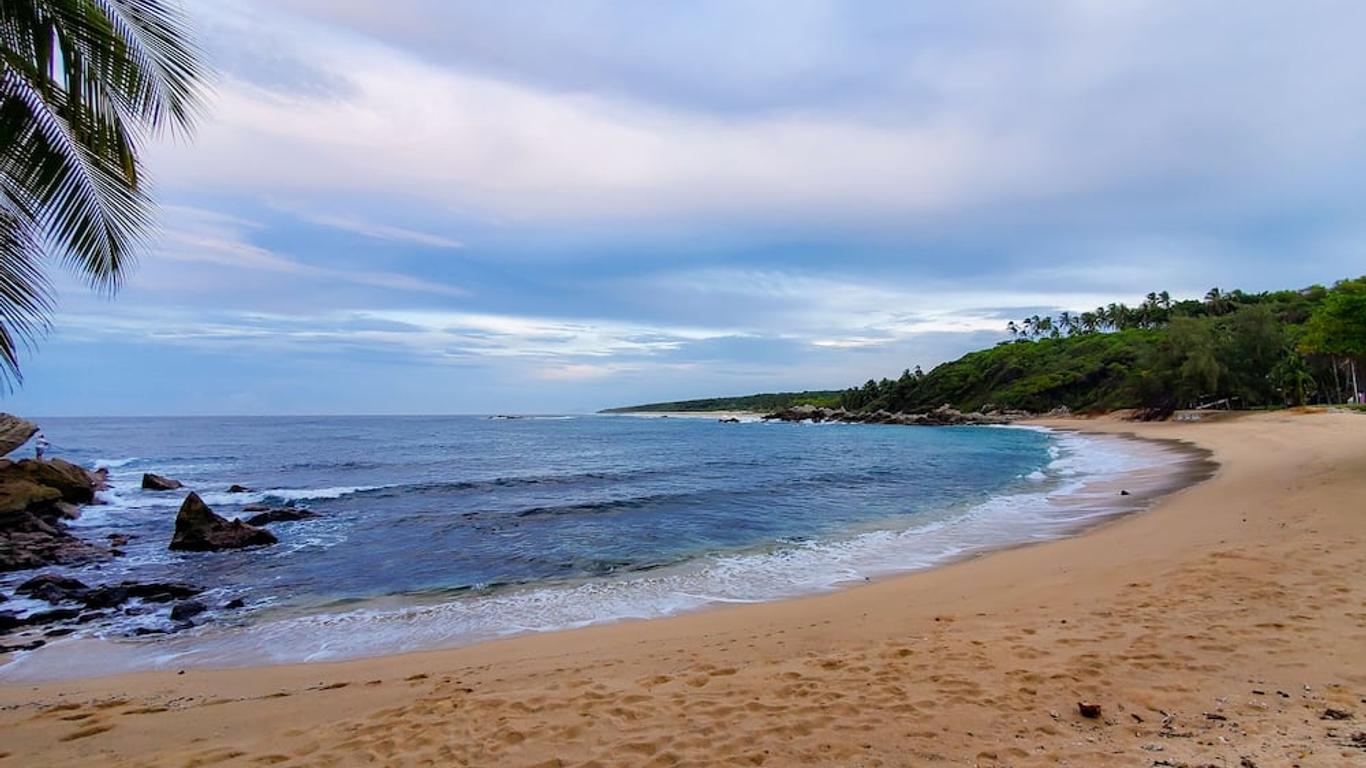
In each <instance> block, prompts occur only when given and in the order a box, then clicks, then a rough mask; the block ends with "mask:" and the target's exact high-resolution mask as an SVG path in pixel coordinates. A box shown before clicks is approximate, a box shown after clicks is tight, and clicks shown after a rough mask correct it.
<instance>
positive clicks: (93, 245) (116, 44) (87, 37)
mask: <svg viewBox="0 0 1366 768" xmlns="http://www.w3.org/2000/svg"><path fill="white" fill-rule="evenodd" d="M0 54H3V55H2V56H0V384H2V385H9V384H11V383H12V382H14V381H18V380H19V377H20V374H19V355H18V352H19V347H20V346H30V345H31V344H32V343H33V340H34V339H35V338H37V337H38V336H40V335H42V333H43V332H44V331H45V330H46V329H47V324H48V315H49V313H50V312H51V309H52V293H51V288H50V285H49V283H48V279H47V271H46V266H47V265H46V259H47V256H48V255H49V254H51V255H52V256H54V257H56V258H58V259H59V260H61V261H62V262H63V263H64V264H65V265H67V266H68V267H70V268H72V269H73V270H74V271H75V272H76V273H78V274H79V275H80V276H82V277H83V278H85V279H86V280H87V281H88V282H89V283H90V284H91V285H92V286H93V287H96V288H99V289H104V290H108V291H112V290H113V289H115V288H117V287H118V285H119V283H120V282H121V280H122V278H123V277H124V275H125V273H126V272H127V271H128V268H129V266H130V264H131V262H132V259H133V257H134V256H135V254H136V252H137V249H138V248H139V247H140V246H141V245H142V243H143V241H144V239H145V238H146V237H147V235H148V232H149V229H150V226H151V220H152V204H151V201H150V200H149V199H148V197H147V194H146V191H145V185H144V183H143V180H142V161H141V153H140V152H139V144H140V143H142V141H143V140H144V139H147V138H149V137H150V136H153V135H155V134H157V133H158V132H160V131H162V130H163V129H171V130H178V131H186V130H188V128H189V127H190V125H191V123H192V122H193V117H194V115H195V113H196V112H197V110H198V106H199V103H200V86H199V83H200V81H201V80H202V78H203V66H202V65H201V63H200V56H199V53H198V51H197V49H196V48H195V47H194V46H193V45H192V44H191V43H190V42H189V37H188V34H187V32H186V25H185V19H184V18H183V16H182V15H181V13H180V11H179V10H178V6H177V4H175V3H172V2H168V1H167V0H5V2H4V3H0Z"/></svg>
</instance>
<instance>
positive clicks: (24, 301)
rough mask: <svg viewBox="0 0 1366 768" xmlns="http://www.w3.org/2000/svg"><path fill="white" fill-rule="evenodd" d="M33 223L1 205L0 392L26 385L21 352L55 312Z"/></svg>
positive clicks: (28, 345)
mask: <svg viewBox="0 0 1366 768" xmlns="http://www.w3.org/2000/svg"><path fill="white" fill-rule="evenodd" d="M30 221H31V218H30V217H28V216H26V215H24V213H23V212H22V211H17V210H14V207H13V205H12V204H9V203H8V201H6V202H4V203H0V389H4V390H6V391H8V390H12V389H13V388H14V385H16V384H20V383H22V382H23V374H22V373H21V372H20V368H19V352H20V350H21V349H24V348H29V349H31V348H32V346H33V343H34V342H35V341H36V340H37V339H38V337H40V336H42V335H43V334H45V333H46V332H47V329H48V315H49V314H50V313H51V311H52V292H51V288H50V287H49V285H48V281H47V276H46V275H45V274H44V273H43V269H42V265H41V264H40V263H39V262H37V261H35V259H34V255H35V254H38V253H41V250H40V249H39V245H38V241H37V238H36V237H35V235H34V232H33V231H32V228H31V226H30V224H29V222H30Z"/></svg>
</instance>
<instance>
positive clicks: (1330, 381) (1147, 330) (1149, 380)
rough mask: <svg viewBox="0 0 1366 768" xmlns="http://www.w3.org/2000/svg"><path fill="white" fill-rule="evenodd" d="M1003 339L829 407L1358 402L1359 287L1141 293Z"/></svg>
mask: <svg viewBox="0 0 1366 768" xmlns="http://www.w3.org/2000/svg"><path fill="white" fill-rule="evenodd" d="M1006 331H1007V332H1008V333H1009V334H1010V337H1011V338H1010V340H1008V341H1004V342H1002V343H1001V344H1000V345H998V346H997V347H995V348H993V349H988V350H982V351H979V352H974V353H970V354H968V355H965V356H964V357H963V358H960V359H959V360H956V361H953V362H951V363H945V364H943V365H940V366H938V367H936V368H935V369H934V370H932V371H930V372H929V373H925V372H923V371H922V370H921V369H920V368H918V367H917V368H915V369H907V370H905V371H903V372H902V374H901V376H899V377H898V378H896V379H888V378H884V379H881V380H872V379H870V380H869V381H867V382H866V383H864V384H863V386H861V387H853V388H850V389H847V390H844V391H843V392H842V393H841V394H840V398H839V402H840V405H841V406H843V407H844V408H846V409H849V410H878V409H886V410H889V411H894V412H895V411H905V412H915V411H918V410H928V409H930V408H934V407H937V406H938V405H940V404H942V403H951V404H953V405H955V406H957V407H960V408H966V409H979V408H988V409H990V408H1023V409H1027V410H1034V411H1042V410H1049V409H1051V408H1053V407H1056V406H1060V405H1065V406H1068V407H1069V408H1073V409H1081V410H1107V409H1114V408H1131V407H1132V408H1147V409H1154V410H1157V411H1170V410H1173V409H1177V408H1188V407H1202V406H1205V407H1208V406H1224V407H1254V408H1255V407H1270V406H1286V405H1304V404H1309V403H1343V402H1359V401H1360V399H1361V394H1360V392H1361V387H1360V380H1359V378H1358V376H1357V369H1358V367H1359V366H1360V364H1361V363H1362V362H1363V360H1366V277H1363V278H1358V279H1355V280H1344V281H1341V282H1339V283H1337V284H1335V285H1334V286H1332V287H1331V288H1326V287H1323V286H1311V287H1309V288H1306V289H1303V290H1295V291H1273V292H1263V293H1247V292H1244V291H1240V290H1233V291H1227V292H1225V291H1223V290H1220V289H1218V288H1213V289H1211V290H1210V291H1208V292H1207V293H1206V294H1205V295H1204V297H1203V298H1202V299H1188V300H1179V301H1178V300H1173V299H1172V297H1171V295H1170V294H1169V293H1168V292H1167V291H1161V292H1152V293H1149V294H1148V295H1147V296H1146V297H1145V298H1144V300H1143V301H1142V302H1141V303H1139V304H1138V305H1137V306H1128V305H1125V304H1122V303H1116V304H1109V305H1107V306H1103V307H1097V308H1096V309H1095V310H1092V311H1088V312H1076V313H1074V312H1070V311H1068V312H1061V313H1059V314H1057V315H1056V316H1052V315H1050V316H1039V315H1034V316H1031V317H1028V318H1024V319H1022V320H1020V321H1011V322H1010V323H1008V324H1007V326H1006Z"/></svg>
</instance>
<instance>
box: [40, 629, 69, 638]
mask: <svg viewBox="0 0 1366 768" xmlns="http://www.w3.org/2000/svg"><path fill="white" fill-rule="evenodd" d="M75 631H76V628H75V627H57V628H56V629H49V630H48V631H46V632H44V633H43V637H62V636H64V635H69V634H71V633H72V632H75Z"/></svg>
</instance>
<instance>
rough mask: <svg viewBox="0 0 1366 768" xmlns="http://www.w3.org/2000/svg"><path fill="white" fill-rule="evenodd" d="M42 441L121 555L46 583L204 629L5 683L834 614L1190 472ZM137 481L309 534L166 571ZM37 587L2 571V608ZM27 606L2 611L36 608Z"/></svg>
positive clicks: (224, 425)
mask: <svg viewBox="0 0 1366 768" xmlns="http://www.w3.org/2000/svg"><path fill="white" fill-rule="evenodd" d="M42 425H43V428H44V430H45V432H46V434H47V436H48V438H49V439H50V440H51V442H52V444H53V447H52V450H51V455H53V456H61V457H64V458H66V459H68V460H71V461H74V462H76V463H79V464H82V465H84V466H87V467H90V468H99V467H104V468H107V469H108V470H109V472H110V475H111V479H112V481H113V487H112V488H111V489H110V490H109V491H106V492H104V493H103V494H102V495H101V496H102V499H103V501H104V502H105V503H103V504H100V505H97V506H91V507H87V508H86V509H85V511H84V514H83V516H82V517H81V519H80V520H78V521H76V522H74V523H73V527H74V528H75V529H76V530H77V532H78V533H80V534H81V535H83V536H86V537H89V538H91V539H104V538H105V537H107V536H109V535H110V534H122V535H126V536H128V537H129V542H128V544H127V545H126V546H123V547H122V549H123V550H124V551H125V553H126V555H125V556H124V557H120V558H117V559H114V560H112V561H107V562H104V563H99V564H94V565H90V566H85V567H78V568H63V569H51V570H56V571H59V572H62V573H69V574H71V575H74V576H76V577H78V578H80V579H82V580H83V581H85V582H87V583H89V584H92V585H93V584H103V583H110V582H116V581H120V580H123V579H136V580H139V581H152V580H156V581H167V580H169V581H187V582H192V583H195V584H199V585H202V586H205V587H208V588H209V591H208V592H206V593H205V595H204V596H203V597H202V599H203V600H204V602H206V603H207V604H209V605H210V606H211V610H210V611H209V612H207V613H205V614H202V615H201V616H199V617H197V619H196V621H197V622H198V625H197V626H195V627H194V628H191V629H184V630H181V631H178V632H172V633H168V634H156V635H147V636H135V633H136V632H138V631H139V628H142V631H144V632H145V631H147V630H154V631H156V630H167V629H171V628H172V623H171V622H170V620H169V618H168V617H167V616H166V615H165V614H166V609H165V606H161V607H159V608H158V609H157V610H148V611H146V612H141V611H138V610H137V609H136V606H135V609H134V610H133V611H130V612H128V613H127V614H125V613H118V614H115V615H113V616H111V617H110V618H109V619H108V620H105V621H102V622H94V623H91V624H88V625H83V626H82V627H81V628H80V629H79V630H78V631H77V632H76V633H75V634H73V635H71V636H68V637H65V638H60V639H54V640H53V641H51V642H49V643H48V645H47V646H45V647H44V648H42V649H39V650H36V651H32V652H28V653H24V654H18V655H17V656H16V657H15V658H14V659H13V660H12V661H11V662H10V663H9V664H8V665H6V666H4V667H0V678H4V679H39V678H45V677H53V676H57V677H60V676H71V675H85V674H103V673H111V672H119V671H127V670H131V669H145V668H167V667H185V666H194V665H201V666H233V665H242V664H259V663H269V662H296V661H310V660H324V659H338V658H349V657H358V656H366V655H376V654H383V653H393V652H401V651H411V650H419V649H428V648H437V647H447V646H453V645H460V644H466V643H472V642H477V641H481V640H487V639H492V638H496V637H502V636H507V635H512V634H518V633H524V632H534V631H547V630H554V629H563V628H569V627H577V626H584V625H588V624H593V623H600V622H606V621H620V620H626V619H639V618H653V617H659V616H666V615H670V614H675V613H679V612H684V611H691V610H697V609H701V608H705V607H707V606H710V605H717V604H722V603H735V602H754V601H764V600H774V599H780V598H784V597H792V596H797V595H804V594H812V593H817V592H823V591H828V590H832V589H836V588H839V587H842V586H847V585H851V584H856V583H859V582H862V581H864V580H867V579H871V578H876V577H879V576H883V575H888V574H892V573H898V572H904V571H910V570H915V569H921V568H926V567H931V566H933V565H936V564H940V563H944V562H947V561H949V560H951V559H954V558H957V557H962V556H966V555H969V554H972V553H975V552H980V551H985V550H988V549H992V548H999V547H1004V546H1013V545H1017V544H1021V543H1026V542H1029V541H1036V540H1041V539H1047V538H1054V537H1058V536H1062V535H1066V534H1068V533H1070V532H1073V531H1075V530H1078V529H1079V528H1081V527H1084V526H1085V525H1088V524H1091V523H1093V522H1095V521H1096V520H1098V519H1101V518H1104V517H1106V516H1110V515H1115V514H1118V513H1121V512H1125V511H1129V510H1132V509H1136V508H1138V507H1140V506H1142V505H1143V504H1146V503H1148V502H1149V501H1150V500H1151V498H1153V497H1154V495H1155V494H1156V493H1158V492H1159V491H1160V490H1162V487H1163V484H1164V480H1163V478H1168V477H1170V476H1171V475H1172V474H1173V472H1174V470H1175V468H1176V467H1177V465H1179V464H1180V463H1182V462H1184V461H1186V460H1187V459H1188V456H1187V455H1186V454H1185V453H1183V452H1181V451H1178V450H1175V449H1173V448H1170V447H1166V446H1162V445H1160V444H1156V443H1150V442H1148V443H1144V442H1138V441H1132V440H1125V439H1122V438H1115V437H1088V436H1081V435H1077V434H1073V433H1065V432H1052V431H1047V430H1042V429H1033V428H1016V427H1004V428H1002V427H944V428H936V427H897V426H878V425H855V424H820V425H816V424H787V423H764V422H761V421H757V420H747V421H745V422H743V423H739V424H732V423H720V422H718V421H717V420H715V419H714V418H679V417H674V418H658V417H640V416H545V417H524V418H512V419H509V418H488V417H478V416H452V417H445V416H443V417H387V416H385V417H316V418H302V417H270V418H254V417H250V418H249V417H236V418H139V419H124V418H118V419H115V418H60V419H57V418H54V419H45V420H42ZM144 472H155V473H157V474H161V475H165V476H169V477H172V478H175V479H177V480H180V481H181V482H183V483H184V484H185V486H186V489H187V490H191V489H192V490H195V491H197V492H199V493H200V495H201V496H202V497H203V498H204V500H205V501H206V502H207V503H208V504H209V505H210V506H211V507H212V508H213V509H214V510H215V511H216V512H218V513H219V514H221V515H224V516H226V517H235V516H238V515H241V514H242V508H243V507H244V506H245V505H248V504H253V503H265V504H270V505H274V506H297V507H305V508H308V509H310V510H312V511H313V512H316V513H318V514H319V517H317V518H313V519H307V520H300V521H295V522H284V523H276V524H273V525H272V526H271V530H272V531H273V532H274V533H275V534H276V535H277V536H278V537H279V538H280V543H279V544H278V545H275V546H271V547H263V548H255V549H248V550H238V551H230V552H220V553H187V552H172V551H169V550H168V548H167V544H168V543H169V541H170V538H171V533H172V530H173V528H174V521H175V516H176V510H177V508H178V507H179V505H180V503H181V501H182V500H183V498H184V496H185V491H177V492H166V493H157V492H151V491H143V490H140V488H139V481H140V479H141V476H142V473H144ZM1126 483H1127V485H1125V484H1126ZM233 484H241V485H244V486H247V487H248V488H250V489H252V490H251V491H250V492H247V493H229V492H228V490H227V489H228V488H229V486H231V485H233ZM1120 485H1125V489H1126V490H1129V489H1130V487H1132V489H1133V491H1132V492H1131V494H1130V495H1128V496H1121V495H1120V494H1119V492H1118V488H1119V486H1120ZM31 575H32V573H31V572H29V573H17V574H5V575H3V577H0V592H4V593H6V594H10V595H12V594H13V587H14V586H15V584H17V583H18V582H19V581H21V580H23V579H25V578H28V577H29V576H31ZM234 600H240V601H242V604H243V607H241V608H235V609H231V610H229V609H225V608H224V607H223V606H225V605H227V604H228V603H229V602H231V601H234ZM27 602H33V601H25V599H23V598H17V597H11V599H10V601H9V602H8V603H7V604H6V609H8V610H15V609H20V610H23V609H36V608H38V607H40V606H38V605H27V604H26V603H27ZM41 607H46V606H45V604H44V605H42V606H41Z"/></svg>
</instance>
